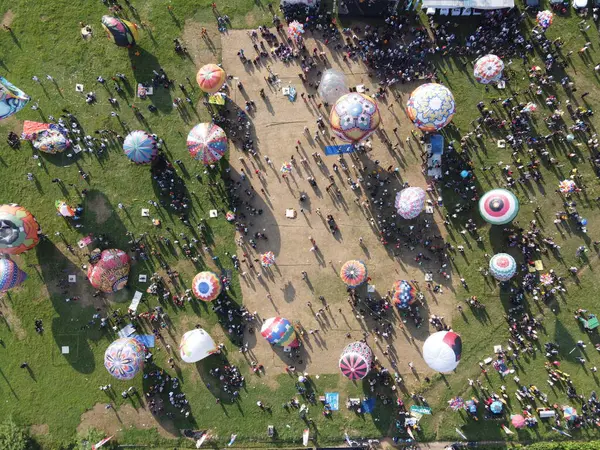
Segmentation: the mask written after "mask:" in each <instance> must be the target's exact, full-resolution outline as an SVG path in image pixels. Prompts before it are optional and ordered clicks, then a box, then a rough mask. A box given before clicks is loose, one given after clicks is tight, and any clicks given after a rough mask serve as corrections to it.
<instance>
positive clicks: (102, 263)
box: [87, 248, 131, 294]
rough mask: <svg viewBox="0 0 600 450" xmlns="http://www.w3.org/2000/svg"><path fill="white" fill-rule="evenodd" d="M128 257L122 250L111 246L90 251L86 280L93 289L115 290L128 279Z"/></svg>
mask: <svg viewBox="0 0 600 450" xmlns="http://www.w3.org/2000/svg"><path fill="white" fill-rule="evenodd" d="M130 267H131V265H130V259H129V256H128V255H127V253H125V252H124V251H123V250H118V249H115V248H111V249H108V250H104V251H103V252H100V250H98V249H96V250H94V252H92V257H91V261H90V265H89V267H88V273H87V275H88V280H90V283H91V284H92V286H93V287H94V288H95V289H98V290H99V291H102V292H105V293H108V294H110V293H112V292H117V291H119V290H121V289H123V288H124V287H125V286H126V285H127V281H128V280H129V269H130Z"/></svg>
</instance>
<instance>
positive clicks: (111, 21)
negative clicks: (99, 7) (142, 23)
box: [102, 16, 139, 48]
mask: <svg viewBox="0 0 600 450" xmlns="http://www.w3.org/2000/svg"><path fill="white" fill-rule="evenodd" d="M102 28H104V31H105V32H106V37H107V38H108V39H109V40H110V41H112V42H113V43H114V44H115V45H117V46H119V47H128V48H131V47H133V46H134V45H135V41H137V40H138V38H139V36H138V26H137V25H136V24H135V23H132V22H129V21H128V20H124V19H119V18H118V17H112V16H102Z"/></svg>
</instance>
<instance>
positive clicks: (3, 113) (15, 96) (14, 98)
mask: <svg viewBox="0 0 600 450" xmlns="http://www.w3.org/2000/svg"><path fill="white" fill-rule="evenodd" d="M29 100H31V98H30V97H29V96H28V95H27V94H26V93H25V92H23V91H22V90H21V89H19V88H18V87H16V86H15V85H14V84H12V83H11V82H10V81H8V80H7V79H6V78H4V77H0V120H2V119H6V118H7V117H10V116H12V115H13V114H16V113H18V112H19V111H21V110H22V109H23V108H24V107H25V105H26V104H27V103H28V102H29Z"/></svg>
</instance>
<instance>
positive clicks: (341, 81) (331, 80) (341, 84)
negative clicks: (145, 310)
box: [317, 69, 348, 105]
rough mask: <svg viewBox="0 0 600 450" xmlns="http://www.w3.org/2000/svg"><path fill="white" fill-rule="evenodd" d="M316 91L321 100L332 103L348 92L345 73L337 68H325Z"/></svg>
mask: <svg viewBox="0 0 600 450" xmlns="http://www.w3.org/2000/svg"><path fill="white" fill-rule="evenodd" d="M317 91H318V93H319V95H320V96H321V98H322V99H323V100H325V101H326V102H327V103H329V104H332V105H333V104H334V103H335V102H337V101H338V99H339V98H340V97H341V96H342V95H345V94H347V93H348V84H347V82H346V75H344V73H343V72H340V71H339V70H335V69H327V70H326V71H325V72H323V75H322V76H321V82H320V83H319V88H318V90H317Z"/></svg>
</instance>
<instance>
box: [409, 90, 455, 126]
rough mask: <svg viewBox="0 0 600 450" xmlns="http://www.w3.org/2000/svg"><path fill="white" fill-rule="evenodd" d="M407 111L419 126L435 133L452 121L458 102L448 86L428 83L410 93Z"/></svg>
mask: <svg viewBox="0 0 600 450" xmlns="http://www.w3.org/2000/svg"><path fill="white" fill-rule="evenodd" d="M406 112H407V114H408V117H409V118H410V120H412V121H413V123H414V124H415V126H416V127H417V128H419V129H420V130H421V131H426V132H430V133H433V132H435V131H438V130H441V129H442V128H444V127H445V126H446V125H448V124H449V123H450V121H451V120H452V118H453V117H454V113H455V112H456V103H455V102H454V96H453V95H452V92H450V89H448V88H447V87H446V86H443V85H441V84H437V83H426V84H422V85H421V86H419V87H418V88H416V89H415V90H414V91H413V92H412V94H410V98H409V99H408V102H407V103H406Z"/></svg>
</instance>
